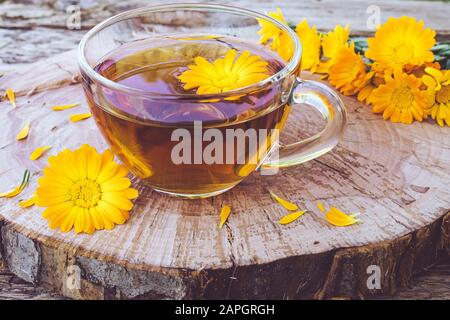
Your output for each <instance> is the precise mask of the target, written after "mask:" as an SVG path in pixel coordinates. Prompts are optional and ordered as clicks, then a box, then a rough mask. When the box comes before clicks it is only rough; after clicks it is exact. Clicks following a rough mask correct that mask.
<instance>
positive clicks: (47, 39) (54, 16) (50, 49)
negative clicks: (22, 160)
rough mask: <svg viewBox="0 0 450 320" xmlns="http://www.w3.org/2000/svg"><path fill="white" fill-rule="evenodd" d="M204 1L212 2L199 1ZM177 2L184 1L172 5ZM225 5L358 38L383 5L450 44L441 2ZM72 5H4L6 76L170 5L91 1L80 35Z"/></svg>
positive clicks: (325, 0) (271, 0)
mask: <svg viewBox="0 0 450 320" xmlns="http://www.w3.org/2000/svg"><path fill="white" fill-rule="evenodd" d="M198 1H199V2H208V1H205V0H198ZM171 2H184V1H183V0H172V1H171ZM219 2H220V3H223V4H230V5H235V6H241V7H243V8H248V9H252V10H255V11H259V12H269V11H273V10H274V9H275V8H276V7H277V6H279V7H281V8H282V9H283V11H284V13H285V15H286V17H287V19H288V20H289V22H292V23H298V22H299V21H301V20H302V19H304V18H305V19H307V20H308V21H309V22H310V23H312V24H315V25H317V27H318V29H319V30H320V31H329V30H331V29H333V28H334V27H335V25H336V24H350V26H351V33H352V34H353V35H364V36H366V35H371V34H373V30H369V29H368V27H367V18H368V17H369V15H370V14H369V13H367V8H369V6H374V5H375V6H377V7H378V8H379V9H380V17H381V21H382V22H384V21H386V20H387V19H388V18H389V17H390V16H394V17H399V16H403V15H409V16H414V17H417V18H418V19H423V20H424V21H425V25H426V26H427V27H430V28H433V29H435V30H436V31H437V33H438V38H439V39H450V31H449V30H450V22H449V19H448V12H449V6H450V5H449V4H448V3H442V2H438V1H433V2H429V1H372V0H352V1H345V3H343V2H342V1H338V0H302V1H286V0H282V1H280V0H277V1H276V0H265V1H253V0H237V1H231V0H223V1H219ZM73 3H74V2H73V1H70V0H14V1H4V2H2V3H0V39H2V41H1V43H0V73H1V72H4V71H9V70H10V69H11V68H10V66H9V65H12V64H13V65H14V68H18V67H20V65H22V64H27V63H30V62H34V61H37V60H39V59H43V58H47V57H51V56H53V55H55V54H57V53H62V52H65V51H67V50H70V49H73V48H75V47H76V45H77V44H78V42H79V40H80V39H81V37H82V36H83V34H84V33H85V30H87V29H90V28H91V27H93V26H94V25H96V24H97V23H99V22H100V21H102V20H104V19H106V18H109V17H111V16H113V15H115V14H117V13H119V12H121V11H124V10H127V9H132V8H137V7H141V6H146V5H152V4H160V3H167V2H166V1H161V0H152V1H147V0H131V1H114V0H101V1H100V0H89V1H81V2H79V8H80V12H81V24H80V30H71V29H68V27H67V21H71V20H70V14H71V11H70V10H69V11H68V9H70V5H72V4H73Z"/></svg>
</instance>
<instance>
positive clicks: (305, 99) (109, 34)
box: [78, 4, 346, 198]
mask: <svg viewBox="0 0 450 320" xmlns="http://www.w3.org/2000/svg"><path fill="white" fill-rule="evenodd" d="M261 22H264V23H265V24H266V25H269V26H271V27H273V28H278V29H279V30H280V32H282V33H283V35H284V40H283V41H288V42H289V49H290V50H292V56H291V58H290V59H289V61H285V64H284V65H283V67H282V68H280V70H279V71H277V72H276V73H275V74H273V75H272V76H270V77H268V78H266V79H264V80H262V81H260V82H258V83H255V84H252V85H250V86H247V87H244V88H239V89H235V90H231V91H227V92H222V93H218V94H201V95H199V94H193V93H179V94H178V93H177V94H174V93H163V92H149V91H146V90H143V89H139V88H136V87H132V86H126V85H124V84H123V83H118V82H115V81H112V80H110V79H108V78H106V77H104V76H103V75H102V74H101V73H100V72H98V71H97V70H98V69H96V67H97V66H98V65H99V63H101V62H104V59H105V57H106V56H108V54H109V53H111V52H113V51H117V50H121V48H124V50H125V51H126V48H127V46H129V45H130V44H131V45H132V44H133V43H136V41H141V40H145V39H150V38H151V39H155V41H158V40H157V39H160V38H161V37H172V38H176V39H183V40H186V39H190V38H192V37H193V35H195V37H197V36H198V35H206V36H207V37H208V35H214V36H226V37H229V38H234V39H238V40H239V41H241V42H242V43H252V44H255V45H259V35H258V30H260V25H259V24H260V23H261ZM195 37H194V38H195ZM176 54H178V53H177V52H173V53H171V54H170V55H169V56H173V55H176ZM301 56H302V48H301V44H300V41H299V38H298V37H297V35H296V33H295V32H294V31H292V30H291V29H290V28H289V27H287V26H285V25H283V24H282V23H280V22H278V21H277V20H275V19H272V18H271V17H268V16H266V15H263V14H260V13H257V12H253V11H250V10H246V9H241V8H236V7H231V6H222V5H213V4H174V5H161V6H153V7H146V8H140V9H135V10H131V11H127V12H123V13H121V14H118V15H116V16H114V17H112V18H109V19H107V20H106V21H104V22H102V23H100V24H99V25H97V26H96V27H94V28H93V29H92V30H90V31H89V32H88V33H87V34H86V35H85V36H84V38H83V39H82V40H81V43H80V45H79V52H78V62H79V67H80V70H81V75H82V83H83V88H84V91H85V94H86V97H87V101H88V104H89V107H90V109H91V112H92V113H93V116H94V118H95V120H96V123H97V125H98V127H99V129H100V131H101V133H102V135H103V136H104V138H105V139H106V141H107V142H108V144H109V145H110V147H111V150H112V151H113V152H114V154H115V155H117V156H118V157H119V158H120V159H121V161H122V162H123V163H124V164H125V165H126V166H127V167H128V168H129V169H130V171H131V172H132V173H133V174H134V175H135V176H137V177H138V178H140V179H141V180H142V181H143V182H144V183H146V184H147V185H149V186H151V187H152V188H153V189H155V190H157V191H160V192H163V193H166V194H171V195H176V196H182V197H187V198H201V197H209V196H213V195H217V194H220V193H222V192H225V191H227V190H229V189H230V188H232V187H233V186H235V185H236V184H238V183H239V182H240V181H242V180H243V179H245V178H246V177H247V176H248V175H249V174H251V173H252V172H253V171H255V170H257V169H262V170H268V172H271V170H274V169H275V170H276V169H278V168H282V167H289V166H293V165H297V164H300V163H303V162H305V161H309V160H311V159H314V158H316V157H318V156H320V155H322V154H324V153H326V152H328V151H330V150H331V149H332V148H333V147H334V146H336V144H337V143H338V141H339V139H340V137H341V135H342V132H343V129H344V126H345V123H346V113H345V108H344V105H343V103H342V101H341V100H340V98H339V97H338V96H337V95H336V94H335V93H334V91H333V90H331V89H330V88H328V87H327V86H325V85H323V84H321V83H318V82H314V81H305V80H302V79H300V78H299V70H300V61H301ZM191 58H192V60H193V58H194V56H193V57H191ZM160 59H165V58H164V55H161V58H160ZM141 62H142V61H141ZM142 63H145V61H144V62H142ZM300 104H307V105H310V106H312V107H313V108H315V109H317V110H318V111H319V113H320V114H321V116H322V117H323V118H324V119H325V120H326V125H325V128H324V129H323V130H322V131H321V132H320V133H318V134H316V135H314V136H312V137H309V138H307V139H305V140H301V141H298V142H295V143H292V144H288V145H282V144H281V143H279V142H278V138H279V135H280V131H281V130H282V129H283V127H284V124H285V122H286V119H287V118H288V115H289V113H290V111H291V109H292V108H296V106H298V105H300ZM255 137H256V138H255ZM255 139H256V141H255ZM212 142H215V143H216V144H215V145H214V146H211V145H212ZM208 146H209V147H208Z"/></svg>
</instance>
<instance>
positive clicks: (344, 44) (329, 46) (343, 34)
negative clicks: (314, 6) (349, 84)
mask: <svg viewBox="0 0 450 320" xmlns="http://www.w3.org/2000/svg"><path fill="white" fill-rule="evenodd" d="M349 35H350V28H349V26H348V25H346V26H345V27H342V26H341V25H337V26H336V27H335V28H334V30H333V31H331V32H329V33H327V34H325V35H323V36H322V51H323V56H324V58H325V59H326V60H325V61H324V62H322V63H321V64H320V65H319V67H318V70H317V72H319V73H328V70H329V69H330V67H331V66H332V65H333V64H334V63H335V60H336V57H337V55H338V54H339V52H340V50H341V49H342V48H348V47H349V43H348V37H349Z"/></svg>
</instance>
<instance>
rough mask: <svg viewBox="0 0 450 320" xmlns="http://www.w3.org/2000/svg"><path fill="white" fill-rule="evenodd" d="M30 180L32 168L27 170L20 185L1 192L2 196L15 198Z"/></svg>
mask: <svg viewBox="0 0 450 320" xmlns="http://www.w3.org/2000/svg"><path fill="white" fill-rule="evenodd" d="M29 180H30V170H28V169H27V170H25V172H24V174H23V178H22V182H21V183H20V185H18V186H16V187H14V188H12V189H11V190H8V191H6V192H2V193H0V198H2V197H6V198H13V197H15V196H17V195H18V194H20V193H21V192H22V190H23V189H25V186H26V185H27V183H28V181H29Z"/></svg>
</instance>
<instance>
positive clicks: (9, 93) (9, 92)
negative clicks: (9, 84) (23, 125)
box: [6, 88, 16, 108]
mask: <svg viewBox="0 0 450 320" xmlns="http://www.w3.org/2000/svg"><path fill="white" fill-rule="evenodd" d="M6 96H7V97H8V100H9V103H11V105H12V106H13V107H14V108H15V107H16V94H15V92H14V90H13V89H11V88H8V89H6Z"/></svg>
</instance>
